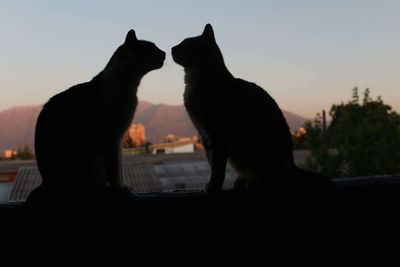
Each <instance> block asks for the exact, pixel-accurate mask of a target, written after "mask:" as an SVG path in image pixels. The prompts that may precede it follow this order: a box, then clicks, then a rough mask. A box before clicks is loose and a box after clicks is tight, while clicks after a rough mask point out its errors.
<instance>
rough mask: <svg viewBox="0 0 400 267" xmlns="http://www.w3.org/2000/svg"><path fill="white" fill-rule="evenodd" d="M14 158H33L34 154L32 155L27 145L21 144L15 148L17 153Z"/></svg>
mask: <svg viewBox="0 0 400 267" xmlns="http://www.w3.org/2000/svg"><path fill="white" fill-rule="evenodd" d="M15 158H16V159H20V160H31V159H34V158H35V156H34V155H33V153H32V151H31V149H30V147H29V146H27V145H22V146H19V147H18V148H17V154H16V156H15Z"/></svg>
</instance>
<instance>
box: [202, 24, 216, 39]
mask: <svg viewBox="0 0 400 267" xmlns="http://www.w3.org/2000/svg"><path fill="white" fill-rule="evenodd" d="M201 36H203V38H205V39H207V40H208V41H211V42H215V36H214V30H213V28H212V26H211V24H210V23H208V24H207V25H206V27H204V31H203V34H202V35H201Z"/></svg>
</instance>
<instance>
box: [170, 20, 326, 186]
mask: <svg viewBox="0 0 400 267" xmlns="http://www.w3.org/2000/svg"><path fill="white" fill-rule="evenodd" d="M172 57H173V59H174V61H175V62H176V63H177V64H179V65H181V66H183V67H184V71H185V84H186V87H185V92H184V104H185V107H186V110H187V112H188V113H189V116H190V118H191V120H192V122H193V124H194V125H195V127H196V128H197V130H198V132H199V134H200V136H201V139H202V141H203V144H204V147H205V150H206V155H207V159H208V161H209V164H210V167H211V178H210V180H209V182H208V183H207V184H206V185H205V187H204V190H205V192H206V193H213V192H218V191H219V190H221V187H222V185H223V182H224V177H225V168H226V164H227V160H229V161H230V163H231V165H232V166H233V167H234V169H235V170H236V171H237V172H238V173H239V178H238V179H237V180H236V181H235V183H234V186H235V187H236V188H238V189H248V190H260V191H265V190H268V189H269V190H271V191H272V190H275V189H276V188H277V186H281V187H279V188H281V189H283V190H287V189H293V190H294V191H296V190H298V189H299V188H300V187H302V189H304V188H306V189H311V190H313V189H316V190H313V191H318V190H319V189H321V188H325V189H328V188H331V187H332V184H331V181H330V179H328V178H326V177H324V176H322V175H319V174H317V173H313V172H308V171H306V170H302V169H300V168H298V167H297V166H296V165H295V163H294V159H293V144H292V136H291V133H290V130H289V127H288V124H287V122H286V120H285V118H284V116H283V114H282V111H281V110H280V108H279V107H278V105H277V103H276V102H275V101H274V99H272V97H271V96H270V95H269V94H268V93H267V92H266V91H264V90H263V89H262V88H261V87H259V86H257V85H256V84H254V83H250V82H247V81H244V80H241V79H238V78H235V77H234V76H232V74H231V73H230V72H229V71H228V69H227V68H226V66H225V63H224V59H223V56H222V54H221V51H220V49H219V48H218V45H217V43H216V41H215V37H214V32H213V29H212V27H211V25H210V24H207V25H206V26H205V29H204V32H203V33H202V35H200V36H197V37H192V38H187V39H185V40H183V41H182V42H181V43H180V44H179V45H177V46H175V47H173V48H172Z"/></svg>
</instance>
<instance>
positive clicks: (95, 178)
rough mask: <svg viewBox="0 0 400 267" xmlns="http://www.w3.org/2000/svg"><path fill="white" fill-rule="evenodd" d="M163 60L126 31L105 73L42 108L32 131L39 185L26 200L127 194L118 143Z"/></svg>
mask: <svg viewBox="0 0 400 267" xmlns="http://www.w3.org/2000/svg"><path fill="white" fill-rule="evenodd" d="M164 59H165V52H163V51H161V50H160V49H159V48H157V47H156V46H155V45H154V44H153V43H151V42H148V41H144V40H138V39H137V38H136V34H135V31H134V30H130V31H129V32H128V34H127V36H126V39H125V42H124V44H122V45H121V46H120V47H119V48H118V49H117V50H116V51H115V53H114V54H113V56H112V57H111V59H110V61H109V62H108V64H107V65H106V67H105V68H104V70H103V71H101V72H100V73H99V74H98V75H97V76H95V77H94V78H93V79H92V80H91V81H89V82H86V83H82V84H78V85H75V86H73V87H71V88H69V89H68V90H66V91H64V92H61V93H59V94H57V95H55V96H53V97H52V98H51V99H50V100H49V101H48V102H47V103H46V104H45V105H44V106H43V109H42V111H41V112H40V114H39V117H38V120H37V124H36V132H35V152H36V158H37V164H38V167H39V171H40V173H41V176H42V178H43V181H42V184H41V185H40V186H39V188H37V189H36V190H35V191H34V193H33V194H31V196H30V198H32V195H35V194H36V195H42V196H43V195H45V196H48V195H50V196H51V197H53V198H54V197H60V198H63V197H66V196H68V197H70V196H86V195H90V194H92V193H95V194H97V193H104V192H110V189H111V192H114V193H123V192H125V193H127V192H129V188H127V187H125V186H124V185H123V182H122V174H121V140H122V137H123V135H124V133H125V132H126V130H127V129H128V127H129V125H130V124H131V122H132V118H133V115H134V113H135V109H136V106H137V103H138V99H137V96H136V93H137V89H138V86H139V84H140V81H141V79H142V78H143V76H144V75H145V74H146V73H148V72H150V71H152V70H155V69H159V68H161V67H162V66H163V62H164ZM39 193H40V194H39Z"/></svg>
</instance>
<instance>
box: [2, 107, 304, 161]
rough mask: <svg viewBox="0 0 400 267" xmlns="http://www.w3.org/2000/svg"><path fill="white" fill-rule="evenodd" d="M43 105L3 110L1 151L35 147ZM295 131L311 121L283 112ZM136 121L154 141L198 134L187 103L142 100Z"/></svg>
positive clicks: (136, 114) (148, 137)
mask: <svg viewBox="0 0 400 267" xmlns="http://www.w3.org/2000/svg"><path fill="white" fill-rule="evenodd" d="M40 110H41V106H21V107H13V108H10V109H7V110H4V111H1V112H0V153H1V154H2V152H3V151H4V150H5V149H10V148H12V149H15V148H16V147H17V146H18V145H23V144H27V145H28V146H30V147H31V148H33V142H34V132H35V124H36V120H37V117H38V115H39V112H40ZM283 113H284V115H285V117H286V120H287V121H288V124H289V126H290V128H291V130H292V131H294V130H296V129H298V128H300V127H301V126H302V125H303V124H304V122H305V121H306V120H307V119H306V118H303V117H301V116H298V115H296V114H294V113H291V112H287V111H283ZM133 122H134V123H142V124H144V126H145V129H146V137H147V140H149V141H150V142H152V143H159V142H162V141H163V138H164V136H166V135H168V134H175V135H178V136H190V137H191V136H193V135H195V134H196V130H195V129H194V127H193V125H192V123H191V121H190V119H189V116H188V115H187V113H186V110H185V108H184V106H171V105H165V104H157V105H156V104H152V103H150V102H146V101H141V102H139V105H138V107H137V110H136V113H135V118H134V121H133Z"/></svg>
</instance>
